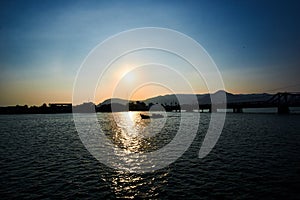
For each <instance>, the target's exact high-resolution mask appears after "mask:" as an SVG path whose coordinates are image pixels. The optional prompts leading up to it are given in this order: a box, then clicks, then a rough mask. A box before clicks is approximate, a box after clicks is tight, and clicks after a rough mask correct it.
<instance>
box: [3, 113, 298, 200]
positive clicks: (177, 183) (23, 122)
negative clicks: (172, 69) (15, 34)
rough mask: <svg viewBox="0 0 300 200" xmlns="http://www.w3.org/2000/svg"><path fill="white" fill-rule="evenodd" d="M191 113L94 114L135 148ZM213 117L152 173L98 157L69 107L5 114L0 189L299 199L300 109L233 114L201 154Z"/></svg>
mask: <svg viewBox="0 0 300 200" xmlns="http://www.w3.org/2000/svg"><path fill="white" fill-rule="evenodd" d="M193 115H195V114H193V113H182V114H180V113H168V116H167V117H165V118H162V119H153V121H151V120H141V119H140V118H139V113H117V114H116V117H115V118H114V117H113V116H112V114H111V113H101V114H97V117H98V120H99V123H100V124H101V125H102V130H103V131H104V132H105V134H106V136H107V137H108V138H109V140H110V141H111V142H112V143H113V144H114V145H116V146H118V147H119V148H121V149H123V150H126V151H129V152H133V153H138V152H151V151H155V150H157V149H160V148H161V147H163V146H164V145H166V144H168V143H169V142H170V141H172V139H173V138H174V137H175V135H176V132H177V130H178V127H179V123H180V119H184V120H191V121H192V120H194V119H195V118H194V117H193ZM128 116H130V120H131V122H130V123H129V121H126V120H128ZM180 116H181V117H180ZM209 118H210V114H207V113H204V114H201V119H200V122H199V130H198V133H197V136H196V138H195V139H194V142H193V143H192V145H191V146H190V148H189V149H188V150H187V151H186V152H185V153H184V154H183V156H182V157H180V158H179V159H178V160H177V161H176V162H174V163H172V164H171V165H169V166H168V167H166V168H163V169H160V170H158V171H155V172H153V173H144V174H134V173H127V172H122V171H116V170H114V169H111V168H108V167H107V166H105V165H103V164H101V163H100V162H98V161H97V159H95V158H94V157H93V156H92V155H91V154H90V153H89V151H88V150H87V149H86V148H85V147H84V145H83V144H82V142H81V140H80V138H79V136H78V133H77V131H76V129H75V125H74V122H73V117H72V115H71V114H57V115H7V116H5V115H2V116H0V138H1V139H0V161H1V162H0V174H1V176H0V196H1V198H4V199H13V198H30V199H40V198H64V199H66V198H67V199H74V198H92V199H113V198H149V199H175V198H176V199H183V198H185V199H216V198H217V199H233V198H234V199H257V198H259V199H263V198H271V199H299V197H300V115H283V116H281V115H277V114H228V115H227V116H226V122H225V127H224V129H223V132H222V134H221V137H220V139H219V141H218V142H217V144H216V146H215V148H214V149H213V150H212V151H211V153H210V154H209V155H208V156H206V157H205V158H203V159H199V158H198V153H199V149H200V146H201V143H202V140H203V138H204V135H205V133H206V130H207V126H208V123H209ZM113 119H115V120H116V122H114V120H113ZM118 120H119V121H118ZM154 120H155V121H154ZM197 123H198V122H197ZM185 130H186V131H191V130H189V127H186V129H185ZM128 162H130V161H128ZM116 164H117V163H116Z"/></svg>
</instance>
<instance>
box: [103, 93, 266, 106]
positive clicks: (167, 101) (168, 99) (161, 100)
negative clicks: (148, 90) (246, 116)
mask: <svg viewBox="0 0 300 200" xmlns="http://www.w3.org/2000/svg"><path fill="white" fill-rule="evenodd" d="M221 93H225V95H226V100H227V103H235V102H253V101H267V100H268V99H270V98H271V97H272V94H268V93H260V94H232V93H229V92H226V91H222V90H220V91H217V92H215V93H213V94H209V93H206V94H196V97H197V100H198V102H199V104H209V103H210V102H211V97H217V96H219V95H220V94H221ZM178 99H180V104H196V103H197V101H196V99H195V95H194V94H168V95H163V96H156V97H151V98H148V99H145V100H140V102H144V103H146V104H150V103H152V104H164V105H174V104H176V103H178ZM128 102H136V101H128V100H125V99H120V98H111V99H107V100H105V101H103V102H102V103H100V104H98V105H97V106H101V105H107V104H112V103H117V104H122V105H126V104H127V103H128Z"/></svg>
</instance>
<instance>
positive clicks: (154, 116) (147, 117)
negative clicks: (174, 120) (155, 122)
mask: <svg viewBox="0 0 300 200" xmlns="http://www.w3.org/2000/svg"><path fill="white" fill-rule="evenodd" d="M140 116H141V118H142V119H150V118H153V119H156V118H163V117H164V116H163V115H161V114H152V115H145V114H140Z"/></svg>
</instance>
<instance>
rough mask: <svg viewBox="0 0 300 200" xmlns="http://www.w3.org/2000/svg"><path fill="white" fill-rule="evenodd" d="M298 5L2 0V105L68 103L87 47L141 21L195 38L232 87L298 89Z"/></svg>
mask: <svg viewBox="0 0 300 200" xmlns="http://www.w3.org/2000/svg"><path fill="white" fill-rule="evenodd" d="M299 10H300V3H298V1H280V2H275V1H269V2H268V1H263V2H261V1H250V0H249V1H141V0H140V1H57V2H55V1H1V2H0V70H1V73H0V81H1V82H0V92H1V93H0V95H1V96H0V105H15V104H21V105H22V104H28V105H33V104H36V105H40V104H42V103H44V102H46V103H50V102H71V101H72V89H73V83H74V79H75V76H76V73H77V70H78V69H79V67H80V65H81V63H82V62H83V60H84V58H85V57H86V56H87V55H88V53H89V52H90V51H91V50H92V49H93V48H94V47H95V46H96V45H97V44H99V43H100V42H102V41H103V40H105V39H106V38H108V37H109V36H111V35H114V34H117V33H119V32H121V31H125V30H128V29H132V28H139V27H164V28H170V29H174V30H177V31H180V32H182V33H184V34H186V35H188V36H190V37H192V38H193V39H195V40H196V41H197V42H199V43H200V44H201V45H202V46H203V47H204V48H205V49H206V50H207V52H208V53H209V54H210V56H211V57H212V58H213V60H214V61H215V63H216V64H217V66H218V68H219V69H220V72H221V73H222V76H223V79H224V83H225V88H226V90H227V91H229V92H232V93H257V92H272V93H273V92H276V91H300V80H299V74H300V56H299V53H300V12H299ZM191 78H192V77H191ZM155 87H156V86H155ZM203 91H205V89H203ZM166 92H167V91H166ZM180 92H181V93H184V91H180ZM198 92H201V89H200V90H199V91H198ZM149 96H153V94H150V93H149ZM142 97H143V95H142V94H141V93H139V95H137V96H136V98H142ZM146 97H147V96H145V98H146ZM100 100H101V99H99V101H100ZM96 103H99V102H96Z"/></svg>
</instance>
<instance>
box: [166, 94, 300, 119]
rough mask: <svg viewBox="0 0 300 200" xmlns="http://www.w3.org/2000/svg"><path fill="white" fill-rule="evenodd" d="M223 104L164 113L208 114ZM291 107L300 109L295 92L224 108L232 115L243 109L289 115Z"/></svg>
mask: <svg viewBox="0 0 300 200" xmlns="http://www.w3.org/2000/svg"><path fill="white" fill-rule="evenodd" d="M224 107H225V106H224V104H214V105H213V106H212V104H211V103H206V104H201V103H199V105H198V107H197V105H181V107H180V106H179V105H175V106H165V109H166V111H179V112H180V110H186V111H193V110H197V109H198V108H199V111H200V112H204V110H208V112H217V109H220V108H224ZM291 107H300V93H296V92H293V93H291V92H279V93H277V94H274V95H273V96H271V97H270V98H269V99H267V100H260V101H253V100H251V99H249V101H241V102H238V101H237V102H227V104H226V108H227V109H232V110H233V112H234V113H243V109H246V108H277V113H279V114H288V113H290V108H291Z"/></svg>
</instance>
